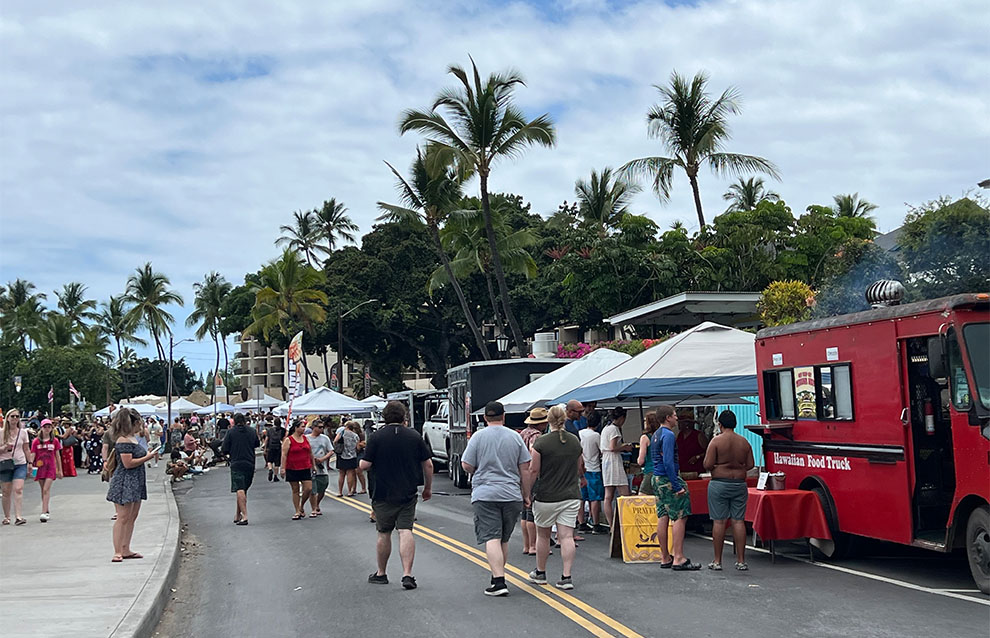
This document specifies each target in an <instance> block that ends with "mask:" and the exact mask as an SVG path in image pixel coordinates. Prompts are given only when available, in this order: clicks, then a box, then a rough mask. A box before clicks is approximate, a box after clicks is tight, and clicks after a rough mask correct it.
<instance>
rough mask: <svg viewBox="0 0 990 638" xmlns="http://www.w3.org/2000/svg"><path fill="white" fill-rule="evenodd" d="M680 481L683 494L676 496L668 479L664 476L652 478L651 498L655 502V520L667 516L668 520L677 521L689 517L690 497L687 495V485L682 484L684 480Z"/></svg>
mask: <svg viewBox="0 0 990 638" xmlns="http://www.w3.org/2000/svg"><path fill="white" fill-rule="evenodd" d="M678 478H680V477H678ZM680 480H681V483H683V484H684V493H683V494H680V495H678V494H675V493H674V488H673V486H672V485H671V484H670V479H668V478H667V477H666V476H654V477H653V498H654V499H656V502H657V518H663V517H664V516H669V517H670V520H672V521H679V520H681V519H682V518H687V517H688V516H691V495H690V494H689V493H688V490H687V483H684V479H680Z"/></svg>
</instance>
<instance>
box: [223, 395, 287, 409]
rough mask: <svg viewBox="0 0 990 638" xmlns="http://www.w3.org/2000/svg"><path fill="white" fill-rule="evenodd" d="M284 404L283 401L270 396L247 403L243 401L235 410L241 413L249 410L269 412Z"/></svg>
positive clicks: (237, 404)
mask: <svg viewBox="0 0 990 638" xmlns="http://www.w3.org/2000/svg"><path fill="white" fill-rule="evenodd" d="M281 403H282V399H276V398H275V397H273V396H271V395H270V394H266V395H264V396H263V397H262V398H260V399H248V400H247V401H241V402H240V403H235V404H234V408H236V409H237V410H238V411H240V412H245V411H248V410H253V411H255V412H259V411H261V410H267V409H269V408H274V407H275V406H277V405H280V404H281Z"/></svg>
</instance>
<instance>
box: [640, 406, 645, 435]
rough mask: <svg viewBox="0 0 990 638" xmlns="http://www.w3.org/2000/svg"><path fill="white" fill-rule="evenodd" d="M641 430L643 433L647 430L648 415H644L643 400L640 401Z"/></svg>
mask: <svg viewBox="0 0 990 638" xmlns="http://www.w3.org/2000/svg"><path fill="white" fill-rule="evenodd" d="M639 428H640V431H641V432H643V431H645V430H646V415H645V414H643V400H642V399H640V400H639Z"/></svg>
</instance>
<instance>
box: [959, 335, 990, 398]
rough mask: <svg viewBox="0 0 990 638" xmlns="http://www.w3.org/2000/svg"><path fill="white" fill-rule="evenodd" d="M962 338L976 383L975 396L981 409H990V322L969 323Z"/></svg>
mask: <svg viewBox="0 0 990 638" xmlns="http://www.w3.org/2000/svg"><path fill="white" fill-rule="evenodd" d="M963 340H964V341H965V342H966V353H967V354H968V355H969V365H970V367H971V368H972V369H973V376H974V379H973V381H974V382H975V383H976V393H975V394H976V396H977V398H978V399H979V401H980V403H981V404H982V408H983V410H982V411H984V412H985V411H986V410H990V357H987V353H988V352H990V323H986V322H983V323H970V324H966V325H965V326H964V327H963Z"/></svg>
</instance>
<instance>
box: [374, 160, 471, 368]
mask: <svg viewBox="0 0 990 638" xmlns="http://www.w3.org/2000/svg"><path fill="white" fill-rule="evenodd" d="M385 164H386V165H387V166H388V167H389V169H391V171H392V174H394V175H395V178H396V180H397V181H396V188H397V190H398V191H399V198H400V201H401V202H402V204H403V205H401V206H397V205H395V204H386V203H385V202H378V208H379V209H381V210H382V211H383V214H382V215H381V216H380V217H379V218H378V219H379V220H380V221H386V222H411V223H421V224H424V225H425V226H426V229H427V230H428V231H429V233H430V239H432V240H433V248H434V250H435V251H436V253H437V256H438V257H439V258H440V262H441V263H442V264H443V270H444V273H445V274H446V282H447V283H449V284H450V286H451V287H452V288H453V290H454V294H455V295H456V297H457V301H458V303H459V304H460V305H461V312H463V313H464V320H465V321H466V322H467V325H468V328H469V329H470V330H471V334H472V335H474V339H475V344H476V345H477V346H478V350H479V351H480V352H481V356H482V357H484V359H485V360H486V361H487V360H489V359H490V358H491V355H490V354H489V353H488V347H487V344H486V343H485V340H484V338H483V337H482V335H481V330H479V329H478V323H477V322H476V321H475V319H474V312H473V311H472V310H471V307H470V306H468V302H467V298H466V297H465V296H464V290H463V289H462V288H461V284H460V282H459V281H458V280H457V277H456V276H455V275H454V271H453V269H452V267H451V265H450V256H449V255H448V254H447V251H446V250H445V249H444V246H443V242H442V241H441V238H440V227H441V225H443V224H444V223H445V222H446V220H447V218H448V216H449V215H450V212H451V210H452V209H453V208H454V207H455V206H456V205H457V203H458V202H459V201H460V200H461V198H462V196H463V195H462V191H461V184H462V183H463V180H461V179H460V178H459V177H458V176H457V173H456V171H455V170H454V167H453V166H450V165H449V164H447V165H443V164H442V163H440V162H431V164H434V165H435V166H434V168H433V170H430V168H428V167H427V161H426V159H425V158H424V157H423V153H422V151H420V150H419V149H416V160H415V161H414V162H413V163H412V166H411V167H410V169H409V179H406V178H404V177H403V176H402V175H401V174H400V173H399V171H397V170H396V169H395V167H394V166H392V165H391V164H389V163H388V162H385Z"/></svg>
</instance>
